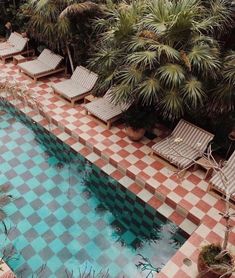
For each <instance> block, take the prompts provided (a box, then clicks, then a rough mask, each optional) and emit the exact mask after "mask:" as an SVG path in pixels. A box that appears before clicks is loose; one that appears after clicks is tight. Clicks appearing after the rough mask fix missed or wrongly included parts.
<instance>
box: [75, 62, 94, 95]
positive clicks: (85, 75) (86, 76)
mask: <svg viewBox="0 0 235 278" xmlns="http://www.w3.org/2000/svg"><path fill="white" fill-rule="evenodd" d="M71 79H72V80H73V81H74V82H76V83H78V84H80V85H81V86H82V87H84V88H87V90H88V91H90V90H91V89H92V88H93V87H94V85H95V83H96V81H97V79H98V75H97V74H96V73H94V72H92V71H89V70H88V69H86V68H84V67H82V66H79V67H77V68H76V70H75V71H74V73H73V75H72V76H71Z"/></svg>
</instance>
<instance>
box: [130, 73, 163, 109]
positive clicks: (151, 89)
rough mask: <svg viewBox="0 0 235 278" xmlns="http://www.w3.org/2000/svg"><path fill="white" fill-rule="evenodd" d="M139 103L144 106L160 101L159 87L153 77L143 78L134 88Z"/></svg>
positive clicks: (158, 83)
mask: <svg viewBox="0 0 235 278" xmlns="http://www.w3.org/2000/svg"><path fill="white" fill-rule="evenodd" d="M135 91H136V92H137V95H138V98H139V101H140V103H142V104H143V105H144V106H152V105H155V104H156V103H157V102H159V100H160V92H161V86H160V82H159V80H158V79H157V78H156V77H155V76H150V77H147V78H145V79H144V80H143V81H142V82H141V83H140V84H139V85H138V87H137V88H136V90H135Z"/></svg>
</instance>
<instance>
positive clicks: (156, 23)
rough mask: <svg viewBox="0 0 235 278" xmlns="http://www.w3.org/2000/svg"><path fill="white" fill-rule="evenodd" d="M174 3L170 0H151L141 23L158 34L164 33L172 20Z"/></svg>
mask: <svg viewBox="0 0 235 278" xmlns="http://www.w3.org/2000/svg"><path fill="white" fill-rule="evenodd" d="M171 8H172V3H171V2H170V1H168V0H159V1H151V2H150V3H149V8H148V10H147V13H146V16H145V17H144V18H143V19H142V21H141V25H143V26H144V28H146V29H148V30H151V31H153V32H154V33H156V34H159V35H161V36H162V35H164V33H165V32H166V30H167V26H168V25H169V22H170V17H171V14H170V10H171Z"/></svg>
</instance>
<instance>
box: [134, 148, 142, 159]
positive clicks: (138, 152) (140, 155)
mask: <svg viewBox="0 0 235 278" xmlns="http://www.w3.org/2000/svg"><path fill="white" fill-rule="evenodd" d="M133 155H134V156H136V157H138V158H139V159H141V158H143V157H144V156H145V153H143V152H142V151H140V150H136V151H134V152H133Z"/></svg>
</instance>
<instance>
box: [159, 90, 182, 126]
mask: <svg viewBox="0 0 235 278" xmlns="http://www.w3.org/2000/svg"><path fill="white" fill-rule="evenodd" d="M183 105H184V104H183V100H182V98H181V96H180V93H179V92H178V91H176V90H170V91H166V92H165V94H164V96H163V98H162V100H161V102H160V109H161V111H162V115H163V117H164V118H165V119H168V120H170V121H174V120H176V119H179V118H181V117H182V116H183V114H184V109H183Z"/></svg>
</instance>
